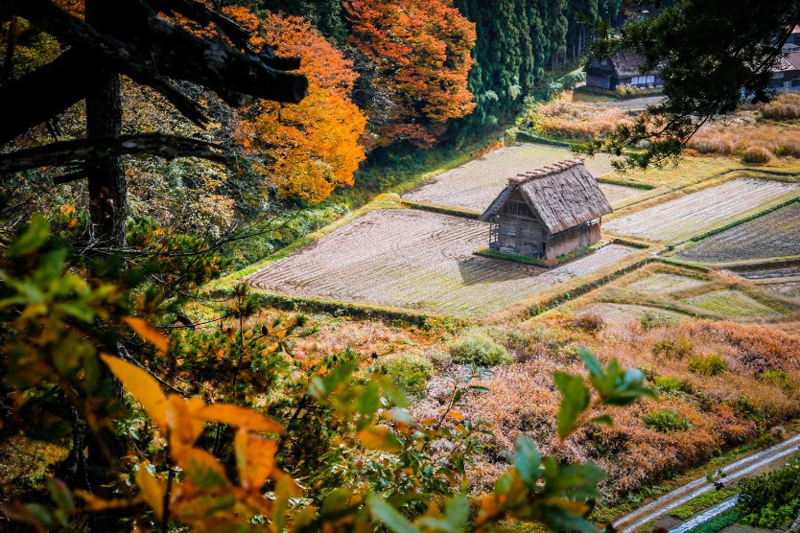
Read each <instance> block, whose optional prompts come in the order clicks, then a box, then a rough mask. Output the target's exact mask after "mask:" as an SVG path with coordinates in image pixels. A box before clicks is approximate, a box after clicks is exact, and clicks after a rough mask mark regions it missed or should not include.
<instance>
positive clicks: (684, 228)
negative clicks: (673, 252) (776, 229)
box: [603, 178, 800, 242]
mask: <svg viewBox="0 0 800 533" xmlns="http://www.w3.org/2000/svg"><path fill="white" fill-rule="evenodd" d="M798 191H800V185H798V184H796V183H783V182H779V181H772V180H764V179H753V178H740V179H736V180H732V181H729V182H727V183H724V184H722V185H718V186H716V187H710V188H708V189H704V190H702V191H698V192H695V193H691V194H688V195H686V196H683V197H681V198H678V199H675V200H671V201H669V202H665V203H663V204H659V205H656V206H653V207H650V208H648V209H645V210H643V211H639V212H636V213H632V214H630V215H625V216H622V217H619V218H616V219H613V220H610V221H608V222H606V223H605V224H604V226H603V228H604V229H605V230H606V231H609V232H612V233H616V234H618V235H628V236H633V237H640V238H644V239H650V240H654V241H662V242H680V241H682V240H684V239H687V238H688V237H691V236H692V235H698V234H701V233H703V232H705V231H708V230H710V229H713V228H714V227H718V226H720V225H721V224H723V223H725V222H727V221H732V220H733V219H735V218H736V217H737V216H741V215H742V214H743V213H746V212H748V211H750V210H753V209H756V208H758V207H760V206H762V205H765V204H768V203H770V202H772V201H775V200H778V199H783V198H786V199H789V198H790V197H791V195H792V194H796V193H797V192H798Z"/></svg>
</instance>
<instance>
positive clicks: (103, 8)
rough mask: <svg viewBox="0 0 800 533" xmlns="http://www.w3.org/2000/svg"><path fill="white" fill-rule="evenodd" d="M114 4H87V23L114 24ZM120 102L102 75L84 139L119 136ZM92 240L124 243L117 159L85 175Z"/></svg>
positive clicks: (114, 80)
mask: <svg viewBox="0 0 800 533" xmlns="http://www.w3.org/2000/svg"><path fill="white" fill-rule="evenodd" d="M113 6H114V3H113V2H108V1H107V0H87V1H86V21H87V22H88V23H90V24H92V25H93V26H95V27H97V28H99V29H102V28H103V27H109V26H112V25H113V24H114V21H113V16H114V13H113V10H114V7H113ZM121 131H122V101H121V98H120V82H119V75H118V74H116V73H113V72H104V73H102V76H101V77H100V79H99V80H98V81H97V83H96V85H95V86H94V87H92V90H91V91H90V93H89V95H88V96H87V98H86V136H87V137H88V138H90V139H91V138H96V137H107V136H111V135H119V134H120V133H121ZM88 188H89V214H90V220H91V239H92V243H93V244H95V245H101V246H104V247H120V246H122V245H123V244H124V243H125V221H126V218H127V212H128V198H127V196H128V195H127V184H126V182H125V171H124V169H123V167H122V159H121V158H120V157H118V156H117V157H108V158H104V159H101V160H99V161H97V162H95V163H93V164H92V165H91V167H90V168H89V172H88Z"/></svg>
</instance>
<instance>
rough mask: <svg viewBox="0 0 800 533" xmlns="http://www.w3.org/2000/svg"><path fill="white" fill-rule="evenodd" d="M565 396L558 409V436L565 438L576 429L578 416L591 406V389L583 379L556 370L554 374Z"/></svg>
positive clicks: (557, 384) (559, 388)
mask: <svg viewBox="0 0 800 533" xmlns="http://www.w3.org/2000/svg"><path fill="white" fill-rule="evenodd" d="M553 378H554V379H555V381H556V386H557V387H558V390H559V391H561V394H562V396H563V398H562V399H561V406H560V407H559V409H558V426H557V428H558V436H559V438H561V439H563V438H565V437H566V436H567V435H569V434H570V433H572V431H573V430H574V429H575V424H576V423H577V421H578V417H579V416H580V414H581V413H582V412H584V411H585V410H586V409H587V408H588V407H589V390H588V389H587V388H586V385H584V384H583V379H581V378H579V377H577V376H573V375H570V374H564V373H562V372H556V373H555V374H554V375H553Z"/></svg>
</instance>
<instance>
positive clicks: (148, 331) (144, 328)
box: [122, 316, 169, 353]
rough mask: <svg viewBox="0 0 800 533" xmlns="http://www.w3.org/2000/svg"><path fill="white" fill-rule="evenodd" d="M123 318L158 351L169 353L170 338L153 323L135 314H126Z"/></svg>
mask: <svg viewBox="0 0 800 533" xmlns="http://www.w3.org/2000/svg"><path fill="white" fill-rule="evenodd" d="M122 320H124V321H125V323H126V324H128V325H129V326H130V327H131V329H132V330H133V331H135V332H136V333H138V334H139V336H140V337H141V338H143V339H144V340H146V341H147V342H149V343H150V344H152V345H153V346H155V347H156V348H157V349H158V351H160V352H161V353H167V349H168V348H169V339H168V338H166V337H165V336H164V335H162V334H161V332H160V331H158V330H157V329H156V328H155V327H154V326H153V325H152V324H150V323H149V322H147V321H145V320H142V319H141V318H136V317H134V316H126V317H124V318H123V319H122Z"/></svg>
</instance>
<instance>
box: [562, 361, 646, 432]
mask: <svg viewBox="0 0 800 533" xmlns="http://www.w3.org/2000/svg"><path fill="white" fill-rule="evenodd" d="M578 353H579V354H580V356H581V358H583V362H584V363H585V364H586V367H587V368H588V369H589V382H590V383H591V384H592V387H593V388H594V389H595V390H596V391H597V393H598V394H599V396H600V403H601V404H603V405H618V406H623V405H628V404H630V403H632V402H634V401H636V400H638V399H639V398H641V397H643V396H649V397H655V396H656V394H655V391H653V390H652V389H649V388H647V387H646V386H645V375H644V374H643V373H642V371H641V370H638V369H635V368H629V369H627V370H623V369H622V367H621V366H620V364H619V362H618V361H617V360H616V359H613V360H612V361H611V362H610V363H608V366H607V367H606V368H605V369H603V365H602V364H600V361H598V360H597V358H596V357H595V356H594V354H592V352H590V351H589V350H586V349H581V350H579V352H578ZM553 378H554V379H555V382H556V386H557V387H558V390H559V391H560V392H561V394H562V396H563V398H562V400H561V406H560V407H559V410H558V436H559V438H561V439H564V438H566V437H567V436H568V435H569V434H570V433H572V432H573V431H574V430H575V428H576V425H577V422H578V418H579V417H580V415H581V413H583V412H584V411H586V410H587V409H588V408H589V403H590V400H591V398H590V395H589V389H587V387H586V385H585V384H584V382H583V379H582V378H580V377H578V376H573V375H571V374H565V373H563V372H556V373H555V374H554V375H553ZM591 422H593V423H596V424H606V425H611V423H612V420H611V418H610V417H609V416H607V415H602V416H597V417H595V418H593V419H592V420H591Z"/></svg>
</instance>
